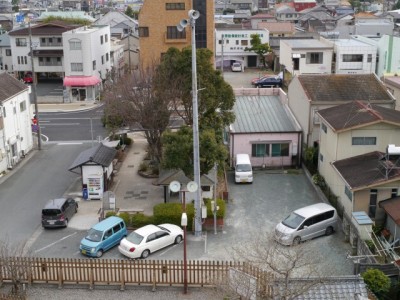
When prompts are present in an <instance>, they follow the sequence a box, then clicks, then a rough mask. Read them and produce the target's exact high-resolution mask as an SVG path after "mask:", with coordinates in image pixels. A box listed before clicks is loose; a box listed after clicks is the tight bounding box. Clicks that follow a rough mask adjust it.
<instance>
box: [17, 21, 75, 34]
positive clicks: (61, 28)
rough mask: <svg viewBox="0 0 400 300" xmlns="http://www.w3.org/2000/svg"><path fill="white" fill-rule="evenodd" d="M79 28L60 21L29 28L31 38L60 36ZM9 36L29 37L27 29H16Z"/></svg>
mask: <svg viewBox="0 0 400 300" xmlns="http://www.w3.org/2000/svg"><path fill="white" fill-rule="evenodd" d="M78 27H80V26H79V25H70V24H66V23H64V22H62V21H53V22H52V23H45V24H38V25H34V26H32V27H31V32H32V35H33V36H48V35H54V36H61V35H62V33H63V32H66V31H69V30H72V29H74V28H78ZM9 35H11V36H27V35H29V27H23V28H18V29H15V30H13V31H10V32H9Z"/></svg>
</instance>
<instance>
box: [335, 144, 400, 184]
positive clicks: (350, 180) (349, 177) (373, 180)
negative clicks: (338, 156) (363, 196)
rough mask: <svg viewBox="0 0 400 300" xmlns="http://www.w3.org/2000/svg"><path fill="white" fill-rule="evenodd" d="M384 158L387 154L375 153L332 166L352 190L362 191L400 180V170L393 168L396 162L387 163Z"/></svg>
mask: <svg viewBox="0 0 400 300" xmlns="http://www.w3.org/2000/svg"><path fill="white" fill-rule="evenodd" d="M384 157H385V153H383V152H379V151H374V152H370V153H367V154H363V155H358V156H353V157H350V158H346V159H342V160H338V161H335V162H333V163H332V165H333V167H334V168H335V169H336V170H337V172H338V173H339V174H340V176H341V177H342V178H343V179H344V180H345V181H346V182H347V184H348V185H349V187H350V189H352V190H355V189H362V188H365V187H367V186H376V185H380V184H383V183H385V182H387V181H392V180H399V179H400V169H398V168H393V167H394V166H395V161H390V160H388V161H386V160H384ZM385 165H386V167H385ZM386 170H387V176H386Z"/></svg>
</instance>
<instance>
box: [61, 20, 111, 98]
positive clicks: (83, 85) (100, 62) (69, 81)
mask: <svg viewBox="0 0 400 300" xmlns="http://www.w3.org/2000/svg"><path fill="white" fill-rule="evenodd" d="M62 40H63V48H64V53H65V55H64V68H65V77H64V86H65V87H66V91H67V93H66V94H67V99H68V100H69V101H72V102H74V101H85V100H88V101H94V100H95V99H96V98H98V97H99V93H100V90H101V87H102V83H105V82H106V81H107V80H108V81H109V80H110V79H111V56H110V51H111V37H110V26H108V25H92V26H90V27H87V26H83V27H79V28H76V29H74V30H71V31H67V32H64V33H63V35H62ZM111 80H112V79H111Z"/></svg>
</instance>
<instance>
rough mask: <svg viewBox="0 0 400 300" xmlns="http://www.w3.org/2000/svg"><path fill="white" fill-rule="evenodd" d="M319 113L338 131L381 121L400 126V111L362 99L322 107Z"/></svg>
mask: <svg viewBox="0 0 400 300" xmlns="http://www.w3.org/2000/svg"><path fill="white" fill-rule="evenodd" d="M318 114H319V115H320V116H321V117H322V119H324V120H325V121H326V122H327V123H328V124H329V126H330V127H332V128H333V129H334V130H336V131H340V130H346V129H350V128H354V127H359V126H363V125H368V124H373V123H380V122H383V123H391V124H397V125H398V126H399V127H400V111H398V110H394V109H390V108H386V107H382V106H379V105H374V104H368V103H366V102H362V101H352V102H349V103H346V104H341V105H337V106H334V107H330V108H326V109H322V110H319V111H318Z"/></svg>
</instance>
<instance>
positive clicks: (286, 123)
mask: <svg viewBox="0 0 400 300" xmlns="http://www.w3.org/2000/svg"><path fill="white" fill-rule="evenodd" d="M233 110H234V113H235V117H236V119H235V122H234V123H233V124H232V125H231V128H232V130H231V131H232V132H233V133H264V132H297V131H299V130H300V129H299V128H297V127H296V125H295V121H294V120H293V119H292V117H290V116H289V114H288V112H287V110H286V109H285V107H284V106H283V104H282V103H281V101H280V100H279V98H278V97H277V96H236V102H235V106H234V108H233Z"/></svg>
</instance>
